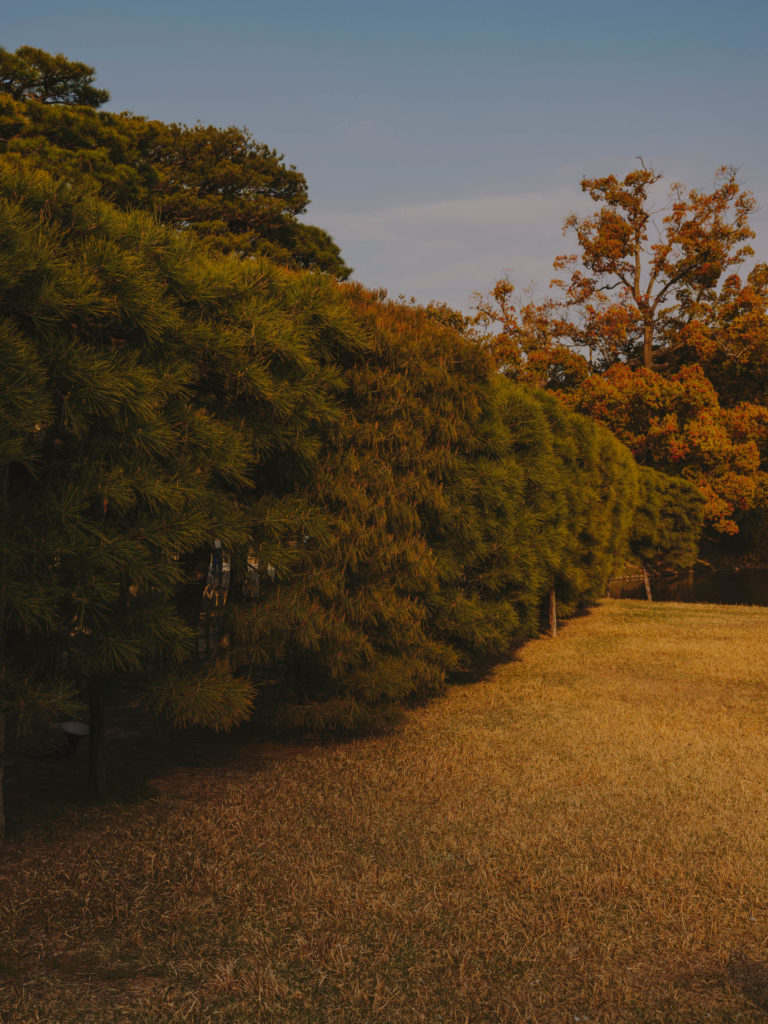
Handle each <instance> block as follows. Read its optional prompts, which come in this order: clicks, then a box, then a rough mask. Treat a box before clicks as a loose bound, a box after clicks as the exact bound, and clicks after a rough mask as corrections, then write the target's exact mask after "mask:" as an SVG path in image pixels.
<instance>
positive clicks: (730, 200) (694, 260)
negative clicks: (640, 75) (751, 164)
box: [554, 165, 755, 369]
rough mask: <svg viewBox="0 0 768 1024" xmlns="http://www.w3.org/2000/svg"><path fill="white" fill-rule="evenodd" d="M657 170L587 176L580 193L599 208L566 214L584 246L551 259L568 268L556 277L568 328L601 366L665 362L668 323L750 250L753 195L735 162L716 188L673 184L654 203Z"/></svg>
mask: <svg viewBox="0 0 768 1024" xmlns="http://www.w3.org/2000/svg"><path fill="white" fill-rule="evenodd" d="M661 177H662V175H661V174H659V173H658V172H656V171H655V170H653V169H652V168H647V167H645V165H642V166H641V167H640V168H639V169H638V170H635V171H631V172H630V173H629V174H627V175H626V176H625V177H624V178H623V179H622V180H621V181H619V180H618V179H617V178H616V177H615V175H612V174H611V175H608V176H607V177H604V178H584V179H582V182H581V188H582V191H584V192H586V193H587V194H588V195H589V196H590V198H591V199H592V200H593V201H594V202H595V203H598V204H600V206H599V209H598V210H597V212H596V213H594V214H592V215H591V216H588V217H578V216H577V215H576V214H571V216H570V217H568V218H567V220H566V221H565V231H567V232H572V233H573V234H574V235H575V236H576V240H577V242H578V244H579V248H580V250H581V251H580V254H579V255H578V256H562V257H558V259H557V260H556V261H555V269H556V270H560V271H570V276H566V277H563V278H560V279H557V280H556V281H555V282H554V284H555V285H556V287H557V288H559V289H560V290H561V292H562V299H561V306H562V308H563V310H564V312H566V313H569V312H573V313H574V318H573V321H572V327H571V328H570V329H569V328H568V327H567V326H566V323H567V322H568V321H567V320H566V321H563V323H562V325H561V326H562V329H563V333H564V334H565V336H566V337H569V339H570V340H571V343H572V344H575V345H577V346H584V347H586V348H594V349H596V350H597V352H598V353H599V356H600V358H601V359H602V361H603V363H604V364H608V365H609V364H611V363H614V362H619V361H625V362H627V363H629V364H630V365H633V366H636V365H642V366H644V367H645V368H646V369H651V368H652V366H653V364H654V360H655V359H657V360H660V361H661V362H662V363H663V362H664V359H665V357H666V356H667V355H668V353H669V350H670V348H673V347H674V344H675V341H674V337H670V327H672V328H675V327H677V325H678V323H679V320H680V317H681V315H682V316H683V317H684V315H685V311H686V310H687V309H691V308H697V307H698V306H699V305H700V304H701V303H702V302H703V301H706V300H707V299H709V298H711V297H712V295H713V294H714V292H715V289H716V287H717V284H718V282H719V281H720V279H721V277H722V275H723V274H724V273H725V272H726V271H728V269H729V268H731V267H733V266H736V265H739V264H740V263H742V262H743V261H744V259H746V257H748V256H751V255H752V249H751V248H750V246H749V244H748V242H749V240H750V239H751V238H753V237H754V232H753V231H752V229H751V228H750V226H749V220H748V218H749V214H750V213H751V211H752V210H753V209H754V208H755V199H754V197H753V195H752V194H751V193H750V192H749V191H747V190H746V189H744V188H742V187H741V185H740V184H739V182H738V180H737V176H736V171H735V170H734V169H733V168H730V167H722V168H721V169H720V170H719V171H718V172H717V174H716V175H715V182H714V188H713V189H712V191H710V192H703V191H700V190H698V189H690V190H686V188H685V187H684V186H683V185H682V184H680V183H675V184H673V185H672V188H671V190H670V193H669V196H668V200H667V204H666V205H665V206H664V207H662V208H661V209H660V210H658V211H656V210H655V209H654V208H653V206H652V203H653V195H652V189H653V186H654V185H656V184H657V182H659V181H660V180H661ZM662 214H663V216H661V215H662Z"/></svg>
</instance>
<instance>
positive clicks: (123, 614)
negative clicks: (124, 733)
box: [0, 164, 700, 731]
mask: <svg viewBox="0 0 768 1024" xmlns="http://www.w3.org/2000/svg"><path fill="white" fill-rule="evenodd" d="M0 199H1V200H2V202H0V330H2V334H1V335H0V342H2V344H1V345H0V353H1V354H2V362H0V374H2V381H1V383H2V387H1V388H0V458H2V460H3V461H2V464H1V465H0V469H2V470H3V472H4V478H3V479H4V480H5V490H4V492H3V494H4V497H3V505H2V517H3V519H2V522H3V527H4V529H5V531H6V536H7V538H8V541H9V542H8V544H6V546H5V551H4V553H3V556H2V560H0V587H2V594H3V607H2V615H3V629H4V633H3V636H4V638H5V661H6V666H7V668H6V674H5V676H4V679H5V686H4V694H5V697H4V700H5V703H4V705H3V706H4V707H6V708H8V709H15V710H16V711H20V710H21V707H22V703H23V702H24V701H26V706H28V707H31V706H32V705H34V706H35V707H38V708H39V707H42V706H44V704H45V699H46V695H47V699H49V701H50V706H51V707H60V706H62V703H61V702H62V701H63V700H66V699H69V698H68V695H70V696H71V694H72V693H73V692H74V691H75V690H77V688H78V687H79V688H81V689H82V688H88V689H89V690H91V691H92V690H94V689H95V688H96V689H102V688H103V687H104V686H105V685H106V684H107V683H108V681H109V680H112V679H122V680H124V681H129V682H130V683H131V685H134V686H135V687H136V688H137V691H138V692H139V693H141V694H143V696H144V697H145V699H146V701H147V703H148V704H149V706H150V707H152V708H154V709H155V711H157V712H158V713H162V714H166V715H168V716H170V717H171V718H172V719H173V720H174V721H176V722H177V723H178V724H180V725H186V724H191V723H206V724H208V725H211V726H213V727H216V728H221V727H226V726H228V725H230V724H232V723H234V722H236V721H239V720H241V719H242V718H243V717H245V716H246V715H248V714H249V713H251V709H252V706H253V704H252V702H253V701H254V700H257V701H258V709H259V711H260V713H262V714H265V715H267V714H268V715H270V716H272V717H273V720H277V721H280V722H282V723H284V724H288V725H292V726H300V727H301V728H303V729H306V728H310V729H314V730H318V731H327V730H331V729H333V730H337V731H338V730H353V729H354V730H357V729H360V728H361V727H365V726H367V725H380V724H381V723H382V722H384V721H387V720H388V719H389V718H390V717H391V715H392V713H393V711H394V710H395V709H396V708H397V707H398V706H400V705H402V704H403V703H405V702H408V701H413V700H416V699H422V698H424V697H425V696H427V695H429V694H433V693H436V692H439V691H440V690H441V688H442V687H443V685H444V683H445V680H446V678H447V677H448V675H449V674H450V673H451V672H452V671H454V670H455V669H457V668H459V667H461V666H462V664H464V663H466V661H467V659H468V658H470V657H472V656H473V655H476V654H479V653H482V654H501V653H504V652H506V651H509V650H510V648H512V647H513V646H514V645H516V644H519V643H520V642H521V641H523V640H524V639H525V638H527V637H530V636H532V635H535V634H536V632H537V631H538V629H539V625H540V620H541V613H542V607H543V605H544V603H545V601H546V598H547V595H548V593H549V591H550V590H551V589H552V588H554V589H555V591H556V594H557V598H558V604H559V610H560V613H561V614H572V613H574V612H575V611H577V610H578V609H579V608H582V607H584V606H585V605H587V604H588V603H590V602H591V601H594V600H595V599H597V598H599V597H601V596H602V595H603V593H604V592H605V587H606V583H607V581H608V578H609V577H610V575H611V573H612V571H613V569H614V566H615V565H616V564H618V563H621V562H623V561H624V559H625V558H626V556H627V553H628V551H629V549H630V544H634V548H633V550H634V551H635V552H636V553H638V552H639V553H642V554H643V557H645V558H648V559H650V558H662V557H668V558H670V559H677V560H678V561H679V562H681V563H682V562H685V560H686V558H688V557H689V556H690V552H691V551H692V550H693V545H694V544H695V538H696V535H697V529H698V525H699V519H700V514H699V513H700V509H699V506H698V505H697V504H696V502H695V500H693V498H692V495H693V493H694V492H693V491H692V490H691V489H690V488H689V489H688V490H686V486H687V485H685V484H683V483H673V482H670V481H669V480H667V479H666V478H664V477H662V476H660V475H658V474H655V475H653V476H648V475H644V476H642V477H640V476H639V471H638V467H637V465H636V464H635V462H634V460H633V459H632V457H631V455H630V453H629V451H628V449H627V448H625V447H624V446H623V445H622V444H621V443H620V442H619V441H618V440H616V438H615V437H613V435H611V434H610V433H609V432H608V430H607V429H605V428H604V427H601V426H599V425H598V424H596V423H595V422H593V421H592V420H589V419H587V418H585V417H583V416H581V415H579V414H578V413H575V412H573V411H571V410H569V409H567V408H566V407H565V406H564V405H563V404H561V403H560V402H559V401H558V400H557V399H556V398H555V397H554V396H552V395H551V394H546V393H545V392H542V391H539V390H536V389H533V388H528V387H526V386H524V385H521V384H518V383H515V382H512V381H510V380H509V379H507V378H505V377H503V376H502V375H500V374H496V373H494V372H493V371H492V368H491V365H490V362H489V360H488V357H487V354H486V353H485V351H484V350H483V348H482V346H481V345H479V344H478V343H477V341H476V340H475V339H474V338H473V337H472V334H471V332H469V331H462V330H457V329H456V326H455V324H454V323H453V321H452V320H451V319H450V318H446V317H445V316H442V315H440V316H437V315H435V313H434V310H430V309H422V308H420V307H417V306H414V305H404V304H401V303H393V302H386V301H385V300H384V298H383V297H382V295H381V294H379V293H371V292H368V291H366V290H365V289H363V288H361V287H360V286H356V285H355V286H352V285H340V284H338V283H337V282H335V281H334V280H333V279H332V278H330V277H329V276H328V275H325V274H317V273H312V272H309V271H295V270H290V269H285V268H279V267H278V266H276V265H275V264H274V263H272V262H270V261H268V260H265V259H262V258H260V257H255V258H252V259H249V260H246V261H243V260H240V259H237V258H233V257H225V256H221V255H217V254H215V253H213V252H212V251H211V250H210V249H209V248H208V247H203V246H201V245H200V244H199V243H198V242H197V241H196V240H195V238H194V236H193V235H192V233H191V232H189V231H185V230H171V229H169V228H168V227H165V226H162V225H159V224H158V223H157V222H156V221H155V220H154V219H152V218H150V217H148V216H147V215H146V214H144V213H141V212H133V213H125V212H122V211H120V210H119V209H117V208H116V207H114V206H110V205H109V204H107V203H105V202H104V201H103V200H101V199H98V198H97V197H96V196H95V195H93V194H91V193H88V192H87V191H83V190H82V189H79V188H74V187H72V186H71V185H70V184H69V183H68V182H66V181H59V182H56V181H54V180H52V179H51V178H50V177H48V176H46V175H44V174H41V173H40V172H33V171H29V170H28V169H24V168H16V169H14V168H13V167H11V166H10V165H8V164H3V165H1V166H0ZM638 494H640V499H638ZM636 509H640V514H639V515H638V516H637V517H636V514H635V511H636ZM633 523H635V524H636V525H635V526H634V527H633ZM633 529H634V533H633ZM38 538H42V539H43V540H42V543H40V542H39V541H38ZM214 538H217V539H219V540H220V541H221V542H222V544H223V546H224V548H226V551H227V555H228V559H229V562H230V567H231V576H230V585H229V590H228V595H227V603H226V607H225V608H224V609H223V610H222V609H219V620H218V621H219V623H220V626H221V630H220V632H219V634H218V636H217V637H216V638H215V640H214V643H213V647H212V648H210V647H209V645H208V644H207V642H206V647H207V648H208V654H209V657H208V658H206V659H201V657H200V656H199V653H198V650H197V639H198V637H197V635H196V634H197V632H198V620H199V618H200V613H201V609H202V601H203V597H202V590H203V585H204V583H205V575H206V569H207V565H208V559H209V556H210V550H211V545H212V543H213V541H214ZM256 691H258V692H256ZM33 697H34V699H33ZM57 702H58V703H57ZM0 710H1V709H0Z"/></svg>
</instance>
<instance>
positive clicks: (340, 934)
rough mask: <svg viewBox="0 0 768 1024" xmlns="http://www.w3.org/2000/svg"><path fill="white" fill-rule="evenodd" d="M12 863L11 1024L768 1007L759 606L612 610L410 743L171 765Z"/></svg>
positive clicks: (510, 667)
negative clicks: (206, 765) (148, 789)
mask: <svg viewBox="0 0 768 1024" xmlns="http://www.w3.org/2000/svg"><path fill="white" fill-rule="evenodd" d="M152 793H153V795H152V796H151V797H150V798H148V799H146V800H144V801H143V802H141V803H139V804H133V805H124V804H123V805H110V806H108V807H106V808H84V809H81V810H80V811H79V812H78V813H77V814H76V815H75V816H74V818H71V819H70V820H69V823H68V824H67V825H66V827H65V826H63V825H60V826H59V829H58V836H57V837H55V838H54V837H52V835H51V834H50V830H45V829H42V828H38V829H37V831H35V830H34V829H33V830H32V831H31V832H30V833H28V834H27V835H26V837H25V838H24V841H23V842H19V843H17V844H16V845H14V846H12V847H11V848H10V850H9V851H8V852H7V854H6V856H5V862H4V866H3V867H2V868H1V869H0V1007H2V1009H0V1019H2V1020H3V1021H9V1022H13V1024H17V1022H18V1024H26V1022H32V1021H39V1022H42V1021H45V1022H73V1024H74V1022H77V1024H90V1022H96V1021H98V1022H111V1021H115V1022H118V1021H119V1022H125V1024H128V1022H130V1024H134V1022H135V1024H139V1022H142V1024H166V1022H168V1024H170V1022H172V1021H173V1022H176V1021H178V1022H182V1021H188V1022H204V1021H211V1022H217V1024H218V1022H222V1024H223V1022H232V1024H235V1022H236V1024H250V1022H257V1021H270V1022H272V1021H274V1022H290V1024H303V1022H306V1024H310V1022H311V1024H315V1022H318V1024H319V1022H334V1024H337V1022H338V1024H342V1022H343V1024H358V1022H359V1024H362V1022H366V1024H367V1022H379V1021H380V1022H382V1024H399V1022H409V1024H410V1022H424V1024H439V1022H452V1024H454V1022H455V1024H480V1022H493V1024H500V1022H512V1021H530V1022H540V1024H550V1022H552V1024H554V1022H558V1024H559V1022H567V1024H572V1022H573V1024H579V1022H582V1024H587V1022H590V1024H596V1022H609V1021H610V1022H617V1024H618V1022H621V1024H634V1022H637V1024H650V1022H664V1024H667V1022H669V1024H673V1022H686V1024H688V1022H698V1021H702V1022H703V1021H712V1022H725V1021H734V1022H735V1021H743V1022H757V1021H765V1020H766V1017H767V1016H768V891H767V889H766V880H768V609H765V608H728V607H717V606H713V605H661V604H653V605H647V604H645V603H640V602H606V603H605V604H603V605H602V606H600V607H599V608H598V609H596V610H595V611H594V612H593V613H592V614H590V615H589V616H587V617H584V618H582V619H578V620H575V621H573V622H571V623H570V624H569V625H568V626H567V627H566V628H565V629H564V630H563V631H562V632H561V634H560V636H559V637H558V638H557V639H556V640H554V641H553V640H550V639H545V638H542V639H541V640H537V641H535V642H532V643H530V644H528V645H527V646H526V647H525V648H524V649H523V651H522V652H521V657H520V660H518V661H515V662H512V663H510V664H507V665H504V666H502V667H499V668H497V669H496V670H495V671H493V672H492V673H491V674H490V675H489V676H488V677H487V678H486V679H484V680H483V681H481V682H479V683H477V684H475V685H472V686H463V687H457V688H454V689H453V690H452V691H451V692H450V693H449V694H448V695H447V696H446V697H445V698H444V699H442V700H440V701H438V702H436V703H434V704H433V705H431V706H429V707H427V708H423V709H419V710H417V711H415V712H412V713H409V715H408V717H407V719H406V721H405V724H404V725H403V727H402V728H401V729H400V730H399V731H398V732H397V733H396V734H394V735H392V736H388V737H380V738H374V739H365V740H358V741H354V742H350V743H346V744H342V745H333V746H325V747H319V748H315V749H306V750H303V751H293V752H291V753H289V754H288V755H287V756H285V757H283V758H280V757H278V758H274V757H272V758H268V757H265V756H264V753H263V750H262V749H261V748H259V747H253V748H247V747H245V748H241V749H240V751H239V753H238V755H237V757H236V758H235V759H233V760H232V762H231V763H229V764H226V763H223V764H221V765H220V766H219V767H216V768H210V769H207V770H199V769H197V770H195V769H191V768H184V769H177V770H175V771H166V772H164V773H162V774H160V775H158V776H157V777H156V778H155V779H154V781H153V790H152Z"/></svg>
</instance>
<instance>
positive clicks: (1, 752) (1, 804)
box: [0, 713, 5, 843]
mask: <svg viewBox="0 0 768 1024" xmlns="http://www.w3.org/2000/svg"><path fill="white" fill-rule="evenodd" d="M4 784H5V715H4V714H2V713H0V843H2V842H3V841H4V840H5V785H4Z"/></svg>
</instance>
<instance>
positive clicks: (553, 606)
mask: <svg viewBox="0 0 768 1024" xmlns="http://www.w3.org/2000/svg"><path fill="white" fill-rule="evenodd" d="M549 635H550V636H557V597H556V595H555V588H554V587H552V589H551V590H550V592H549Z"/></svg>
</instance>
